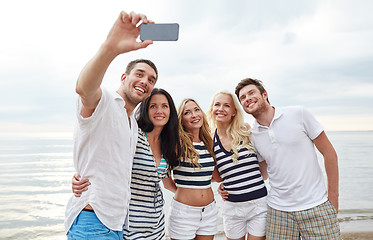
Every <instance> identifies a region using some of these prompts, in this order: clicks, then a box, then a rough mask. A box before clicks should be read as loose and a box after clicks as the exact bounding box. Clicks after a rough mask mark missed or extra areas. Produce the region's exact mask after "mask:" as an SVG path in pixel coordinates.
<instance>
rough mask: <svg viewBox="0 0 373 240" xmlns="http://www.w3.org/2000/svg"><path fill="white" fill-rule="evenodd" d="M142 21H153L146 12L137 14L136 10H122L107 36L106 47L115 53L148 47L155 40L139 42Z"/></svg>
mask: <svg viewBox="0 0 373 240" xmlns="http://www.w3.org/2000/svg"><path fill="white" fill-rule="evenodd" d="M141 21H142V23H153V21H150V20H148V19H147V17H146V16H145V15H144V14H137V13H135V12H131V13H129V14H128V13H126V12H124V11H122V12H121V13H120V14H119V17H118V19H117V20H116V21H115V23H114V25H113V27H112V28H111V30H110V32H109V34H108V36H107V39H106V41H105V43H104V44H105V45H106V47H107V48H108V49H109V50H111V51H112V52H113V53H114V54H115V55H119V54H122V53H126V52H130V51H133V50H137V49H140V48H146V47H147V46H149V45H150V44H152V43H153V41H151V40H146V41H143V42H137V38H138V36H139V34H140V26H141V24H142V23H141V24H140V25H139V23H140V22H141Z"/></svg>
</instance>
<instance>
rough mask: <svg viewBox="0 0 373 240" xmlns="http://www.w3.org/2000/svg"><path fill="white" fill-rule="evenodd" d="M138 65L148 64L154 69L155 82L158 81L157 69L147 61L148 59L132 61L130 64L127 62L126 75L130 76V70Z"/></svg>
mask: <svg viewBox="0 0 373 240" xmlns="http://www.w3.org/2000/svg"><path fill="white" fill-rule="evenodd" d="M138 63H146V64H148V65H149V66H150V67H151V68H153V69H154V71H155V74H156V76H155V80H157V79H158V70H157V67H156V66H155V64H154V63H153V62H152V61H150V60H148V59H136V60H133V61H131V62H129V63H128V64H127V67H126V72H125V73H126V74H130V73H131V71H132V69H133V68H134V67H135V65H136V64H138Z"/></svg>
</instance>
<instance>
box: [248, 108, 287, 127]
mask: <svg viewBox="0 0 373 240" xmlns="http://www.w3.org/2000/svg"><path fill="white" fill-rule="evenodd" d="M272 107H273V108H274V109H275V115H274V116H273V119H272V121H271V123H270V124H269V126H271V125H272V123H273V122H274V121H275V120H276V119H278V118H280V117H281V116H282V114H283V113H284V111H283V109H282V108H277V107H274V106H272ZM253 128H254V129H258V128H268V127H267V126H263V125H260V124H259V123H258V121H256V119H255V120H254V124H253Z"/></svg>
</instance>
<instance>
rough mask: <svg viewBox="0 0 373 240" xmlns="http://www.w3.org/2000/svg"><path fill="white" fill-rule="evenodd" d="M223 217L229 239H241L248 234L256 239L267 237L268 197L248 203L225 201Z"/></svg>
mask: <svg viewBox="0 0 373 240" xmlns="http://www.w3.org/2000/svg"><path fill="white" fill-rule="evenodd" d="M222 215H223V223H224V231H225V235H226V236H227V237H228V238H241V237H243V236H245V235H246V234H247V233H249V234H250V235H253V236H256V237H262V236H265V234H266V221H267V197H263V198H259V199H255V200H252V201H248V202H237V203H236V202H228V201H224V203H223V212H222Z"/></svg>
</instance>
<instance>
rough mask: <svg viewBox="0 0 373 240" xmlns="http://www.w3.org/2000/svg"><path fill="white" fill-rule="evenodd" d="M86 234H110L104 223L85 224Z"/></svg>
mask: <svg viewBox="0 0 373 240" xmlns="http://www.w3.org/2000/svg"><path fill="white" fill-rule="evenodd" d="M86 229H87V235H88V236H98V235H107V234H110V231H111V230H110V229H109V228H107V227H106V226H105V225H103V224H101V225H89V226H86Z"/></svg>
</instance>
